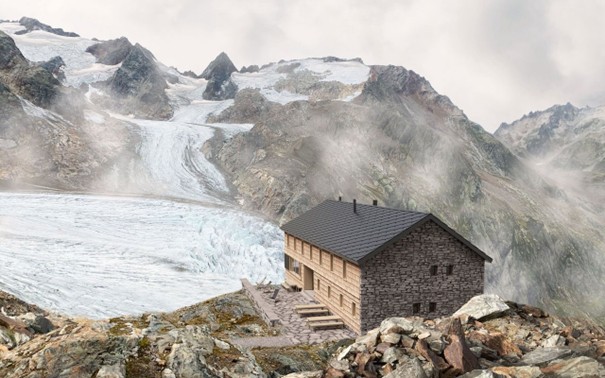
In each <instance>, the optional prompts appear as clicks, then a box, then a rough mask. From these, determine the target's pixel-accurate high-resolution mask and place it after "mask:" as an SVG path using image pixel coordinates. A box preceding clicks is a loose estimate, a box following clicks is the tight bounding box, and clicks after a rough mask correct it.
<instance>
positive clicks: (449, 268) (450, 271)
mask: <svg viewBox="0 0 605 378" xmlns="http://www.w3.org/2000/svg"><path fill="white" fill-rule="evenodd" d="M445 272H446V274H447V275H448V276H451V275H452V274H454V266H453V265H448V266H447V268H446V270H445Z"/></svg>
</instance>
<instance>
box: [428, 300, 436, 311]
mask: <svg viewBox="0 0 605 378" xmlns="http://www.w3.org/2000/svg"><path fill="white" fill-rule="evenodd" d="M435 310H437V303H435V302H429V312H435Z"/></svg>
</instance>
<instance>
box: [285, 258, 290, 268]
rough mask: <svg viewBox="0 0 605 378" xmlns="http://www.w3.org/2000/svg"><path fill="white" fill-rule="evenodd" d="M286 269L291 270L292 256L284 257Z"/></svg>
mask: <svg viewBox="0 0 605 378" xmlns="http://www.w3.org/2000/svg"><path fill="white" fill-rule="evenodd" d="M284 267H285V268H286V270H290V256H288V255H285V256H284Z"/></svg>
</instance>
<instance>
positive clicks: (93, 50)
mask: <svg viewBox="0 0 605 378" xmlns="http://www.w3.org/2000/svg"><path fill="white" fill-rule="evenodd" d="M133 47H134V46H132V43H130V41H129V40H128V39H127V38H125V37H121V38H118V39H112V40H110V41H105V42H101V43H97V44H94V45H92V46H89V47H88V48H87V49H86V52H87V53H90V54H92V55H94V56H95V58H97V63H101V64H107V65H110V66H113V65H116V64H118V63H121V62H122V61H124V59H126V57H127V56H128V54H130V52H131V51H132V48H133Z"/></svg>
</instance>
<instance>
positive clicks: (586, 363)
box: [542, 356, 605, 378]
mask: <svg viewBox="0 0 605 378" xmlns="http://www.w3.org/2000/svg"><path fill="white" fill-rule="evenodd" d="M542 373H544V374H546V375H548V376H553V377H558V378H589V377H605V367H603V366H602V365H601V364H599V362H598V361H597V360H594V359H592V358H590V357H586V356H581V357H576V358H571V359H569V360H557V361H553V362H551V363H550V364H549V365H548V366H546V367H544V368H542Z"/></svg>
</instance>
